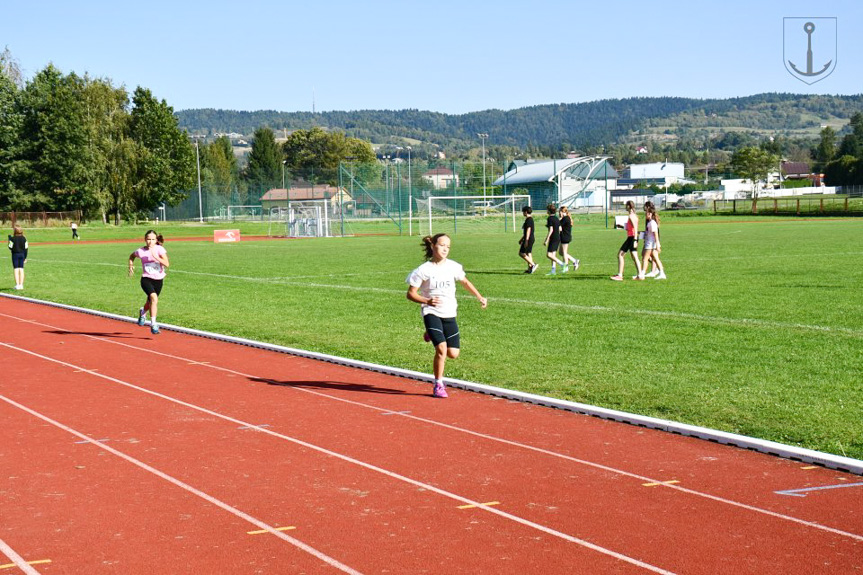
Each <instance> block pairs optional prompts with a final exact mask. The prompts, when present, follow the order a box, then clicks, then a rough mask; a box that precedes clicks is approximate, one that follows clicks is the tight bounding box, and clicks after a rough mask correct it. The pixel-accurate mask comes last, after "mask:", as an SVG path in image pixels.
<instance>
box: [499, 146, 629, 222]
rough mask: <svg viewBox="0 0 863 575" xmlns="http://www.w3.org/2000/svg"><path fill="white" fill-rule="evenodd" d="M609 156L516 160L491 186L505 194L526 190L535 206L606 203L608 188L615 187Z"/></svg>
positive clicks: (582, 205) (614, 171)
mask: <svg viewBox="0 0 863 575" xmlns="http://www.w3.org/2000/svg"><path fill="white" fill-rule="evenodd" d="M608 159H609V158H608V156H581V157H578V158H563V159H555V160H542V161H530V160H528V161H524V160H517V161H514V162H512V163H511V164H510V165H509V168H508V170H507V172H506V173H505V174H504V175H503V176H501V177H499V178H498V179H497V180H495V181H494V183H493V184H492V185H494V186H502V187H503V193H504V194H512V193H520V192H516V189H519V188H520V189H523V190H527V193H528V194H530V203H531V205H532V206H533V207H534V208H535V209H541V208H544V207H545V206H546V205H548V204H549V203H552V202H554V203H556V204H559V205H565V206H569V207H572V208H581V207H587V206H605V205H606V203H607V195H608V194H607V193H606V191H607V190H610V189H614V188H616V187H617V178H618V177H619V175H618V173H617V171H616V170H615V169H614V167H613V166H612V165H611V163H609V162H608Z"/></svg>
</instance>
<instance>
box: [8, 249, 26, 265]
mask: <svg viewBox="0 0 863 575" xmlns="http://www.w3.org/2000/svg"><path fill="white" fill-rule="evenodd" d="M26 259H27V258H26V257H24V252H18V253H13V254H12V267H13V268H14V269H18V268H23V267H24V260H26Z"/></svg>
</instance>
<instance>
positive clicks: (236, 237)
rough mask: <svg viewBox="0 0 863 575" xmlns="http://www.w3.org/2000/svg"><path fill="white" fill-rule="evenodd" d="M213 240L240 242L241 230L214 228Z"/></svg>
mask: <svg viewBox="0 0 863 575" xmlns="http://www.w3.org/2000/svg"><path fill="white" fill-rule="evenodd" d="M213 241H214V242H216V243H217V244H220V243H223V242H238V241H240V230H213Z"/></svg>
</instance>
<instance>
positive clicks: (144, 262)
mask: <svg viewBox="0 0 863 575" xmlns="http://www.w3.org/2000/svg"><path fill="white" fill-rule="evenodd" d="M164 241H165V240H164V238H162V236H161V235H157V234H156V232H154V231H153V230H149V231H148V232H147V233H146V234H144V242H145V244H146V245H145V246H144V247H142V248H138V249H137V250H135V251H134V252H132V255H130V256H129V277H132V275H133V274H134V273H135V266H134V262H135V258H140V259H141V266H142V267H143V273H142V274H141V289H142V290H144V293H145V294H147V301H146V302H144V307H142V308H141V309H139V310H138V325H144V324H145V323H146V316H147V312H148V311H149V312H150V333H152V334H158V333H159V324H158V323H157V322H156V315H157V313H158V311H159V294H160V293H162V281H163V280H164V279H165V275H166V274H167V268H168V266H170V263H169V262H168V252H167V251H165V248H163V247H162V243H163V242H164Z"/></svg>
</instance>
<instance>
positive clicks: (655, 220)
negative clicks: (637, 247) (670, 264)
mask: <svg viewBox="0 0 863 575" xmlns="http://www.w3.org/2000/svg"><path fill="white" fill-rule="evenodd" d="M644 217H645V219H646V224H645V230H644V248H643V249H642V251H641V269H642V273H643V272H644V270H646V269H647V262H648V261H650V262H653V266H654V268H655V271H656V273H653V272H650V273H649V274H643V275H642V277H655V278H656V279H658V280H664V279H666V278H665V269H664V268H663V267H662V262H661V261H660V260H659V252H660V250H661V249H662V246H661V245H660V243H659V215H658V214H657V213H656V208H654V207H653V206H652V205H651V206H648V207H647V209H646V210H645V214H644Z"/></svg>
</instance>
